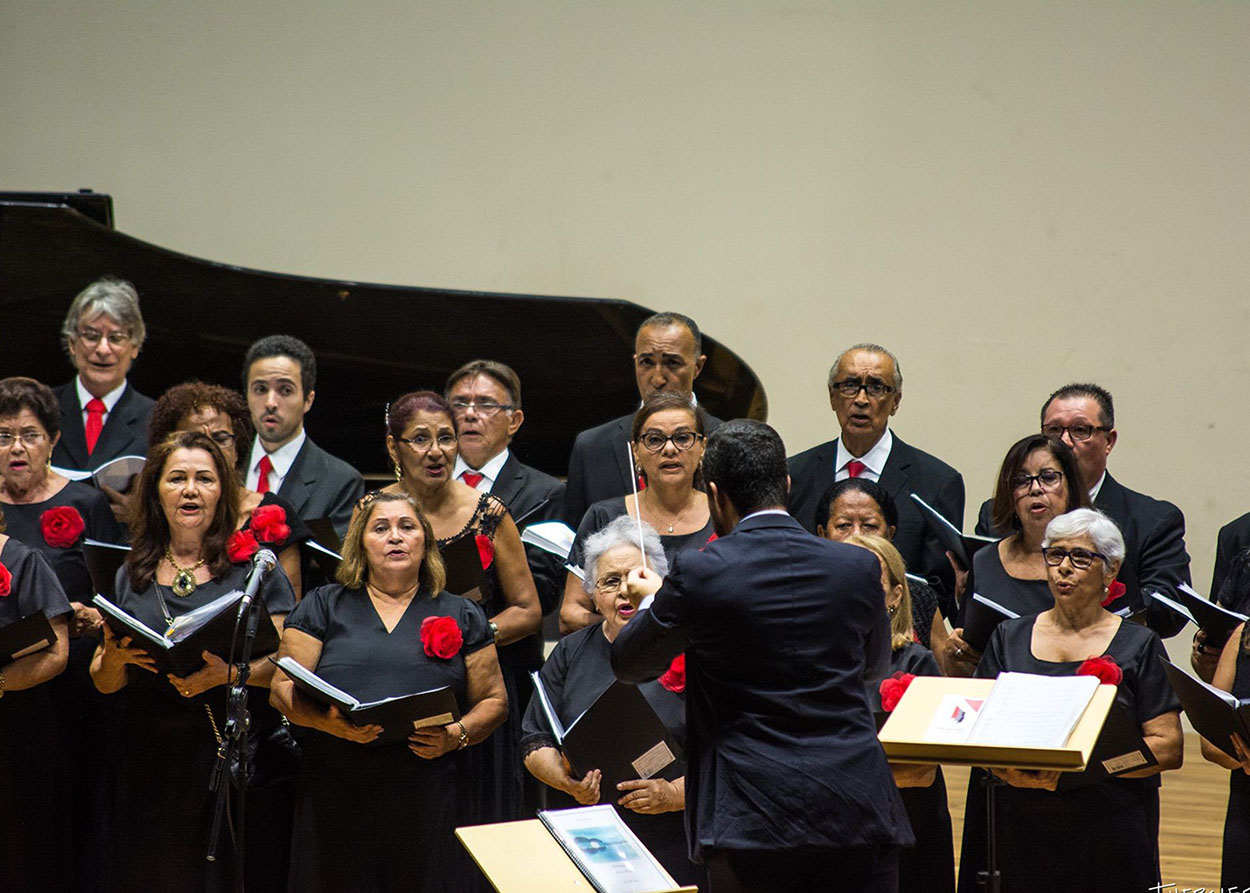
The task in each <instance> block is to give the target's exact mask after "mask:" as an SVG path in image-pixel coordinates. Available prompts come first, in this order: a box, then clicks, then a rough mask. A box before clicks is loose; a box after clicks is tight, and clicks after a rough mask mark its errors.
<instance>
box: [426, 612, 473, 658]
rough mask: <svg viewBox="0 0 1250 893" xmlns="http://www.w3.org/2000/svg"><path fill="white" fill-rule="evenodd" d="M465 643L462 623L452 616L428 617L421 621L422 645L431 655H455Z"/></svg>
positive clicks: (449, 656) (443, 656)
mask: <svg viewBox="0 0 1250 893" xmlns="http://www.w3.org/2000/svg"><path fill="white" fill-rule="evenodd" d="M463 644H464V635H463V634H462V633H461V632H460V625H459V624H457V623H456V621H455V619H454V618H451V617H427V618H425V619H424V620H422V621H421V647H422V648H424V649H425V653H426V654H428V655H429V656H430V657H441V658H442V659H443V660H447V659H448V658H452V657H455V656H456V655H457V654H459V653H460V646H461V645H463Z"/></svg>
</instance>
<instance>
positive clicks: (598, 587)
mask: <svg viewBox="0 0 1250 893" xmlns="http://www.w3.org/2000/svg"><path fill="white" fill-rule="evenodd" d="M611 579H615V580H616V584H615V585H614V586H609V585H607V581H608V580H611ZM628 579H629V578H628V577H626V576H622V575H621V574H607V575H605V576H603V577H600V578H599V579H598V580H595V591H596V592H602V593H603V594H604V595H607V594H608V593H609V592H620V590H621V584H622V583H624V582H625V581H626V580H628Z"/></svg>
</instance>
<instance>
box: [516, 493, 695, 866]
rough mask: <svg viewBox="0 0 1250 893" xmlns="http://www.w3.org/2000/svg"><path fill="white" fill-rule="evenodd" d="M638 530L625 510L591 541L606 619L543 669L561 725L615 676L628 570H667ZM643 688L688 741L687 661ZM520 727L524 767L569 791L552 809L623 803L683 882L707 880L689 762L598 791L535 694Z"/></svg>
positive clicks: (632, 823)
mask: <svg viewBox="0 0 1250 893" xmlns="http://www.w3.org/2000/svg"><path fill="white" fill-rule="evenodd" d="M639 534H640V531H639V527H638V521H636V520H635V519H633V518H630V517H628V516H626V515H622V516H620V517H618V518H616V519H615V520H614V521H611V522H610V523H609V524H608V526H607V527H605V528H603V529H602V530H600V531H598V532H597V533H595V534H593V535H592V536H590V537H589V538H588V539H587V540H586V546H585V562H586V563H585V572H586V577H585V583H584V586H585V590H586V595H587V596H588V597H590V598H592V599H593V604H594V606H595V610H596V614H597V616H598V617H600V618H601V619H600V621H599V622H598V623H595V624H593V625H591V626H586V627H583V628H582V629H579V630H578V631H577V632H575V633H571V634H570V635H568V636H565V637H564V638H563V639H561V640H560V641H559V642H558V643H557V644H556V647H555V650H554V651H552V653H551V656H550V657H549V658H547V662H546V663H545V664H544V665H543V668H542V672H541V674H540V679H541V681H542V685H543V690H544V691H545V692H546V694H547V696H548V698H549V701H550V706H551V708H552V710H554V712H555V714H556V716H557V717H558V719H559V720H560V723H561V724H562V725H564V726H569V725H571V724H572V723H573V722H574V720H576V719H577V718H578V717H580V716H581V715H582V713H583V712H585V711H586V709H587V708H588V707H590V706H591V705H592V704H594V702H595V700H596V699H597V698H598V697H599V696H600V695H601V694H603V692H604V691H605V690H606V689H607V688H608V687H609V686H611V685H612V684H613V683H614V682H615V681H616V677H615V676H614V675H613V673H612V664H611V648H612V642H614V641H615V640H616V636H617V633H619V632H620V631H621V629H623V628H624V626H625V624H626V623H628V622H629V619H630V618H631V617H632V616H633V615H634V609H633V607H632V606H631V605H630V603H629V600H628V599H627V598H626V590H625V579H626V577H627V576H628V575H629V572H630V571H631V570H633V569H634V568H637V567H642V566H643V565H644V564H645V565H646V567H648V568H649V569H650V570H652V571H654V572H655V573H657V574H660V575H661V576H663V575H664V574H666V573H668V559H667V558H665V556H664V548H663V546H662V545H661V543H660V537H659V536H658V535H657V534H656V532H655V529H654V528H652V527H651V525H650V524H646V523H644V524H643V526H642V528H641V538H642V544H643V547H644V548H645V549H646V553H645V556H644V554H643V553H642V552H640V551H639ZM679 661H680V659H679ZM639 688H640V690H641V691H642V694H643V696H644V697H645V698H646V700H647V702H648V704H650V706H651V707H652V708H653V709H654V710H655V712H656V714H657V715H658V716H659V717H660V719H661V720H662V721H663V723H664V725H665V726H667V727H668V729H669V730H670V732H671V733H672V734H673V736H674V737H675V739H676V740H677V741H678V742H681V743H683V744H684V739H685V729H686V705H685V697H684V694H683V692H684V691H685V670H684V662H681V663H680V666H675V667H671V668H670V669H669V672H668V673H666V674H664V676H661V677H660V679H659V680H657V681H655V682H647V683H643V684H642V685H641V686H639ZM522 728H523V731H524V737H523V738H522V740H521V745H522V750H523V751H524V752H525V767H526V768H527V769H529V771H530V772H531V773H532V774H533V775H534V777H535V778H537V779H538V780H539V781H542V782H543V783H545V784H547V785H549V786H550V787H552V788H554V789H555V790H556V791H559V792H562V794H564V795H566V796H564V797H559V796H558V795H557V796H556V797H552V798H551V799H552V800H558V801H559V802H549V803H548V805H549V806H550V807H551V808H560V807H568V806H574V805H576V804H575V803H573V802H570V800H569V798H572V800H574V801H576V803H577V804H581V805H583V806H587V805H590V804H593V803H599V802H615V803H616V804H617V805H618V806H619V807H621V810H620V811H621V815H622V817H623V818H624V820H625V823H626V824H627V825H629V827H630V828H632V829H633V831H634V833H635V834H637V835H638V838H639V839H640V840H641V841H642V842H643V843H644V844H645V845H646V847H647V849H648V850H650V851H651V853H652V854H653V855H654V856H655V857H656V858H657V859H659V861H660V863H661V864H662V865H663V866H664V868H665V869H666V870H667V871H668V873H669V874H671V875H672V876H673V878H674V879H675V880H676V881H677V882H678V883H681V884H698V885H699V886H700V887H702V886H704V885H705V884H706V883H707V877H706V874H705V873H704V871H703V869H702V868H701V867H700V866H697V865H695V864H694V863H692V862H691V861H690V858H689V856H688V854H687V847H686V833H685V828H684V825H683V821H684V817H683V810H684V809H685V805H686V796H685V790H686V784H685V774H684V768H685V767H684V763H683V764H681V765H680V766H679V767H678V769H677V772H676V773H674V772H673V771H667V772H664V774H665V775H667V776H670V777H672V778H673V779H675V780H672V781H668V780H665V779H664V778H660V777H655V776H653V777H651V778H649V779H646V780H644V779H635V780H629V781H625V782H623V783H621V784H620V785H618V788H619V790H614V791H606V790H601V788H600V781H601V773H600V772H599V770H598V769H592V770H590V771H588V772H587V773H586V774H585V775H584V776H583V777H582V778H574V777H573V775H572V774H571V773H570V767H569V763H568V760H567V759H565V757H564V756H563V755H562V754H561V752H560V749H559V747H558V745H557V743H556V737H555V735H554V734H553V733H552V727H551V724H550V723H549V722H548V721H547V720H546V718H545V717H544V715H543V708H542V705H541V704H540V702H539V695H538V694H537V693H536V694H535V695H534V697H533V698H532V699H531V700H530V703H529V708H528V710H526V713H525V720H524V723H523V727H522ZM657 775H658V773H657Z"/></svg>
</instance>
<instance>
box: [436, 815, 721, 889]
mask: <svg viewBox="0 0 1250 893" xmlns="http://www.w3.org/2000/svg"><path fill="white" fill-rule="evenodd" d="M456 836H457V837H458V838H460V842H461V843H462V844H464V848H465V849H467V850H468V851H469V855H471V856H472V857H473V861H474V862H476V863H477V867H478V868H480V869H482V873H483V874H484V875H486V877H487V879H488V880H489V881H490V882H491V884H492V885H493V886H494V888H495V889H496V890H498V891H499V893H594V889H595V888H594V886H593V885H592V884H591V883H590V881H588V880H587V879H586V877H585V875H583V874H582V873H581V871H580V870H579V869H578V867H577V866H576V865H575V864H573V860H572V859H570V858H569V857H568V854H567V853H565V852H564V849H563V848H562V847H561V846H560V844H558V843H556V839H555V838H554V837H552V836H551V833H550V832H549V831H548V830H547V829H546V827H544V825H543V823H542V822H540V821H539V820H538V819H526V820H525V821H521V822H499V823H497V824H494V825H472V826H468V827H464V828H457V829H456ZM670 880H671V879H670ZM654 893H699V891H698V888H697V887H681V886H678V885H677V884H676V883H674V884H673V886H672V887H671V888H668V889H665V890H662V891H659V890H657V891H654Z"/></svg>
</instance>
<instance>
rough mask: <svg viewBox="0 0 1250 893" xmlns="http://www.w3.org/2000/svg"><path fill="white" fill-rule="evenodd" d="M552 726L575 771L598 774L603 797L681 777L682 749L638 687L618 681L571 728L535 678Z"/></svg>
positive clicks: (535, 677)
mask: <svg viewBox="0 0 1250 893" xmlns="http://www.w3.org/2000/svg"><path fill="white" fill-rule="evenodd" d="M530 676H531V678H533V680H534V688H535V690H536V692H537V694H538V702H539V706H541V707H542V710H543V713H544V715H545V716H546V717H547V723H548V725H549V726H550V727H551V731H552V734H553V735H554V736H555V739H556V743H557V744H558V745H559V746H560V750H561V752H563V754H564V756H565V758H567V759H568V761H569V766H570V767H571V768H572V770H573V771H572V773H571V774H572V775H573V776H574V777H576V778H581V777H583V776H584V775H585V774H586V773H587V772H589V771H590V770H592V769H598V770H599V771H600V772H601V773H602V775H603V777H602V778H601V779H600V781H599V790H600V792H601V793H600V797H601V798H602V799H603V800H604V801H605V802H607V801H609V800H615V799H616V798H617V797H618V796H619V795H618V793H617V791H616V786H617V785H618V784H619V783H621V782H622V781H631V780H633V779H636V778H643V779H646V778H656V777H659V778H664V779H666V780H668V781H672V780H673V779H675V778H677V777H678V775H679V774H680V768H679V767H680V764H679V763H678V757H679V756H680V754H681V748H680V747H679V746H678V745H677V742H676V741H674V740H673V736H672V733H671V732H669V730H668V727H667V726H665V725H664V723H663V722H662V721H661V720H660V717H659V716H657V715H656V712H655V710H654V708H652V706H651V705H650V704H649V703H648V702H647V698H646V696H645V695H643V693H642V692H641V691H640V690H639V689H638V687H637V686H635V685H630V684H628V683H626V682H619V681H617V682H613V683H612V684H611V685H609V686H608V687H607V689H605V690H604V692H603V694H601V695H599V697H598V698H596V699H595V702H594V703H593V704H591V705H590V706H589V707H587V708H586V712H585V713H583V714H582V715H581V716H579V717H578V718H577V719H575V720H573V722H572V723H571V724H570V725H569V727H568V728H567V729H565V728H564V724H563V723H561V722H560V719H559V717H557V716H556V713H555V710H554V709H553V708H552V705H551V700H550V699H549V697H548V696H547V690H546V688H545V687H544V686H543V682H542V678H541V677H540V676H539V674H538V673H530Z"/></svg>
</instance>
